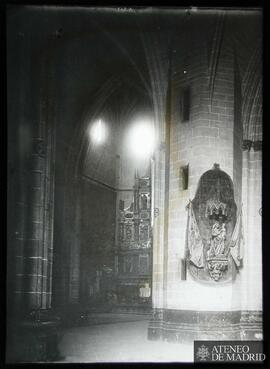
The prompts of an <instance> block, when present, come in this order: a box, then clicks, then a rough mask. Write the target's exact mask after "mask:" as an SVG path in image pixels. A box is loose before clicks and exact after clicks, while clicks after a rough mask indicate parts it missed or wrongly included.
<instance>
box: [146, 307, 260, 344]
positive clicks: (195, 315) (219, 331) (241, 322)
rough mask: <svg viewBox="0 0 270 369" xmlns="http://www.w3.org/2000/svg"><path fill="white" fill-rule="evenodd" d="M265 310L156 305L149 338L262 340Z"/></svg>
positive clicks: (174, 340) (178, 340)
mask: <svg viewBox="0 0 270 369" xmlns="http://www.w3.org/2000/svg"><path fill="white" fill-rule="evenodd" d="M262 338H263V334H262V312H261V311H221V312H217V311H194V310H172V309H154V312H153V316H152V319H151V321H150V323H149V327H148V339H149V340H163V341H167V342H179V343H190V342H193V341H194V340H262Z"/></svg>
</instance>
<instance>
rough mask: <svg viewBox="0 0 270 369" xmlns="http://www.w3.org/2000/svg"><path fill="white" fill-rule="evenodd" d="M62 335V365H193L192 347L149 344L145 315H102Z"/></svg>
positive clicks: (159, 342)
mask: <svg viewBox="0 0 270 369" xmlns="http://www.w3.org/2000/svg"><path fill="white" fill-rule="evenodd" d="M89 323H90V325H87V326H83V327H76V328H69V329H67V330H65V331H64V332H63V336H62V339H61V340H60V344H59V349H60V353H61V355H62V356H63V357H64V358H65V359H63V360H62V361H61V362H72V363H74V362H76V363H88V362H89V363H90V362H192V361H193V345H192V344H191V345H186V344H176V343H167V342H162V341H149V340H148V339H147V327H148V323H149V317H148V316H137V317H136V316H134V315H130V316H129V317H128V316H123V315H122V316H118V317H117V316H116V315H114V316H111V318H110V317H109V316H104V317H103V318H102V317H101V316H99V317H97V318H96V319H94V317H92V319H90V321H89Z"/></svg>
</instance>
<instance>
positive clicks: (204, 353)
mask: <svg viewBox="0 0 270 369" xmlns="http://www.w3.org/2000/svg"><path fill="white" fill-rule="evenodd" d="M196 356H197V358H198V359H200V360H201V361H206V359H208V358H209V357H210V353H209V350H208V348H207V347H206V346H205V345H202V346H200V347H198V351H197V353H196Z"/></svg>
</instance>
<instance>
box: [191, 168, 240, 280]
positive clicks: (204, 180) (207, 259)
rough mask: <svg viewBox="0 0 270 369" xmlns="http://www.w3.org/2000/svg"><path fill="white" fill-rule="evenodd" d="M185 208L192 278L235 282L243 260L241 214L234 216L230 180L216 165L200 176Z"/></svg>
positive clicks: (234, 207) (235, 212) (234, 210)
mask: <svg viewBox="0 0 270 369" xmlns="http://www.w3.org/2000/svg"><path fill="white" fill-rule="evenodd" d="M187 208H188V225H187V239H186V244H187V247H186V252H187V255H186V256H187V262H188V269H189V272H190V274H191V276H192V277H193V278H195V279H196V280H199V281H202V282H209V283H213V282H214V283H216V282H219V283H221V282H226V281H229V280H232V279H234V278H235V275H236V271H237V269H239V268H240V267H241V265H242V258H243V256H242V254H243V232H242V214H241V211H238V213H237V207H236V204H235V201H234V192H233V183H232V180H231V178H230V177H229V175H228V174H227V173H225V172H224V171H222V170H220V168H219V165H218V164H214V167H213V169H212V170H209V171H207V172H205V173H204V174H203V175H202V177H201V178H200V181H199V185H198V189H197V192H196V195H195V197H194V199H193V201H190V202H189V204H188V206H187Z"/></svg>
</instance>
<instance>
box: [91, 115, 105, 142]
mask: <svg viewBox="0 0 270 369" xmlns="http://www.w3.org/2000/svg"><path fill="white" fill-rule="evenodd" d="M90 135H91V138H92V140H93V142H94V143H96V144H101V143H102V142H104V141H105V139H106V137H107V129H106V126H105V124H104V122H103V121H102V120H101V119H99V120H97V121H96V122H95V123H94V124H93V125H92V127H91V130H90Z"/></svg>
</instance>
